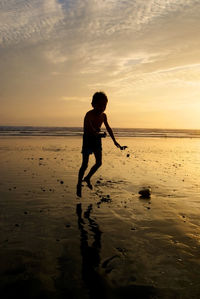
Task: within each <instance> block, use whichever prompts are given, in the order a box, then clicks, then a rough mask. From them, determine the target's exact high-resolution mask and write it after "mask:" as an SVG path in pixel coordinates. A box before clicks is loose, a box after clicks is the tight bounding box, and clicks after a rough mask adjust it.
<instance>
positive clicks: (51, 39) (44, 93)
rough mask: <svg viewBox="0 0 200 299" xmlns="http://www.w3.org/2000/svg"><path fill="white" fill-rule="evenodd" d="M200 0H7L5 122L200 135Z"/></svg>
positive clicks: (2, 53)
mask: <svg viewBox="0 0 200 299" xmlns="http://www.w3.org/2000/svg"><path fill="white" fill-rule="evenodd" d="M199 15H200V1H199V0H57V1H56V0H0V107H1V108H0V125H25V126H28V125H31V126H34V125H36V126H82V123H83V117H84V115H85V113H86V112H87V111H88V110H90V109H91V108H92V107H91V99H92V95H93V94H94V93H95V92H96V91H104V92H105V93H106V94H107V96H108V100H109V102H108V106H107V109H106V113H107V116H108V122H109V123H110V126H111V127H128V128H182V129H200V121H199V119H200V118H199V114H200V101H199V95H200V18H199Z"/></svg>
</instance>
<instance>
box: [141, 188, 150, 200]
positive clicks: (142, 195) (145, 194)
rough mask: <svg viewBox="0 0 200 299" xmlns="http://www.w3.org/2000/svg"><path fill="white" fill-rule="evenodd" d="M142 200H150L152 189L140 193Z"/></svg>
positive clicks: (145, 189)
mask: <svg viewBox="0 0 200 299" xmlns="http://www.w3.org/2000/svg"><path fill="white" fill-rule="evenodd" d="M138 193H139V194H140V197H141V198H150V197H151V189H150V188H144V189H142V190H140V191H139V192H138Z"/></svg>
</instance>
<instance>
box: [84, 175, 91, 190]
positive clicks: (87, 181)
mask: <svg viewBox="0 0 200 299" xmlns="http://www.w3.org/2000/svg"><path fill="white" fill-rule="evenodd" d="M83 181H84V182H86V183H87V186H88V188H89V189H91V190H92V189H93V187H92V184H91V183H90V179H88V178H87V177H85V178H84V180H83Z"/></svg>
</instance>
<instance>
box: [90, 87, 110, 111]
mask: <svg viewBox="0 0 200 299" xmlns="http://www.w3.org/2000/svg"><path fill="white" fill-rule="evenodd" d="M107 102H108V98H107V96H106V94H105V93H104V92H102V91H99V92H95V94H94V95H93V97H92V106H93V107H94V106H95V105H96V104H98V103H105V104H106V103H107Z"/></svg>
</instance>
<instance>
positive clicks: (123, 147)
mask: <svg viewBox="0 0 200 299" xmlns="http://www.w3.org/2000/svg"><path fill="white" fill-rule="evenodd" d="M127 147H128V146H126V145H124V146H120V150H121V151H123V150H125V149H126V148H127Z"/></svg>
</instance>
